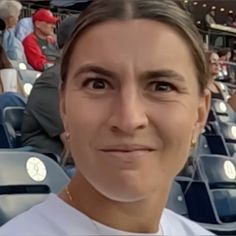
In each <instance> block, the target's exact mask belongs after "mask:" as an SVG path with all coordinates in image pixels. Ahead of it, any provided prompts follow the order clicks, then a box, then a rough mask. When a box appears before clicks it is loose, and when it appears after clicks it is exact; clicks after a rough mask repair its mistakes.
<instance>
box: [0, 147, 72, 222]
mask: <svg viewBox="0 0 236 236" xmlns="http://www.w3.org/2000/svg"><path fill="white" fill-rule="evenodd" d="M0 163H1V165H0V225H2V224H4V223H5V222H7V221H8V220H10V219H11V218H13V217H14V216H16V215H18V214H20V213H22V212H23V211H25V210H27V209H29V208H30V207H32V206H33V205H35V204H37V203H39V202H41V201H43V200H44V199H45V198H46V197H47V196H48V194H49V193H56V194H57V193H59V192H60V191H61V190H62V189H63V188H64V186H65V185H67V184H68V182H69V178H68V176H67V175H66V174H65V172H64V171H63V169H62V168H61V167H60V166H59V165H58V164H57V163H56V162H55V161H53V160H51V159H50V158H48V157H47V156H44V155H42V154H39V153H32V152H17V151H0Z"/></svg>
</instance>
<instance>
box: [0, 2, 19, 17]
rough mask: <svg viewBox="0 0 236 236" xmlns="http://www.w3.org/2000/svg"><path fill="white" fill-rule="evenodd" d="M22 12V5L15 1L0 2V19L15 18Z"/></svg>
mask: <svg viewBox="0 0 236 236" xmlns="http://www.w3.org/2000/svg"><path fill="white" fill-rule="evenodd" d="M21 10H22V4H21V3H20V2H18V1H15V0H10V1H9V0H0V18H1V19H6V18H7V17H9V16H16V15H18V13H19V12H20V11H21Z"/></svg>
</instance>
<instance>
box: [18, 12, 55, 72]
mask: <svg viewBox="0 0 236 236" xmlns="http://www.w3.org/2000/svg"><path fill="white" fill-rule="evenodd" d="M32 20H33V24H34V32H33V33H31V34H30V35H28V36H27V37H26V38H25V39H24V40H23V46H24V49H25V55H26V58H27V61H28V63H29V64H30V65H31V66H32V67H33V68H34V69H35V70H38V71H43V70H45V69H46V68H48V67H49V66H50V65H53V64H54V61H55V59H56V58H57V56H58V48H57V44H56V40H55V37H54V29H55V26H56V23H57V22H58V18H57V17H54V16H53V14H52V12H51V11H49V10H46V9H39V10H38V11H36V12H35V13H34V14H33V16H32Z"/></svg>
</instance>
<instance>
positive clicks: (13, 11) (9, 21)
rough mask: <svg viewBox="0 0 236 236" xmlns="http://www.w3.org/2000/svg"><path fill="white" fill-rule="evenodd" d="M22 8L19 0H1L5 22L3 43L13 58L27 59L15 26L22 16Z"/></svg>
mask: <svg viewBox="0 0 236 236" xmlns="http://www.w3.org/2000/svg"><path fill="white" fill-rule="evenodd" d="M21 10H22V5H21V3H20V2H18V1H15V0H12V1H8V0H1V1H0V19H2V20H3V21H4V23H5V30H4V32H3V36H2V39H1V41H2V42H1V43H2V46H3V48H4V50H5V51H6V53H7V56H8V57H9V58H10V59H11V60H18V61H26V58H25V53H24V48H23V46H22V43H21V42H20V40H18V38H16V36H15V26H16V24H17V22H18V19H19V17H20V14H21Z"/></svg>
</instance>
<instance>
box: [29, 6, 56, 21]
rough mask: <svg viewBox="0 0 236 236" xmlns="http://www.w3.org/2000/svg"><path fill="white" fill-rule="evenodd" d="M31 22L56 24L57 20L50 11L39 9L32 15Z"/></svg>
mask: <svg viewBox="0 0 236 236" xmlns="http://www.w3.org/2000/svg"><path fill="white" fill-rule="evenodd" d="M32 20H33V22H35V21H44V22H47V23H49V24H56V23H57V22H58V20H59V18H58V17H55V16H54V15H53V14H52V12H51V11H50V10H47V9H39V10H37V11H36V12H35V13H34V14H33V15H32Z"/></svg>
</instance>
